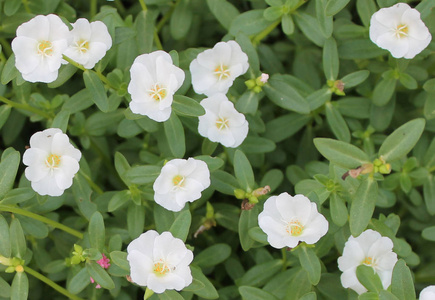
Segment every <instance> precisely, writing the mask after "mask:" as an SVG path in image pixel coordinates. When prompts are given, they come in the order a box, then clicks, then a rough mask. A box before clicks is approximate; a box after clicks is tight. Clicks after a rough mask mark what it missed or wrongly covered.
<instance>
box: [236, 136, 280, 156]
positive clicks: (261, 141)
mask: <svg viewBox="0 0 435 300" xmlns="http://www.w3.org/2000/svg"><path fill="white" fill-rule="evenodd" d="M240 148H241V149H242V150H243V152H244V153H266V152H272V151H274V150H275V148H276V145H275V143H274V142H272V141H271V140H269V139H266V138H262V137H256V136H248V137H246V139H245V140H244V141H243V143H242V144H241V145H240Z"/></svg>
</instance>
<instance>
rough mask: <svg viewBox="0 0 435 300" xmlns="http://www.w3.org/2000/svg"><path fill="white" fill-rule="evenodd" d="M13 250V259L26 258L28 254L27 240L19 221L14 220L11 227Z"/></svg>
mask: <svg viewBox="0 0 435 300" xmlns="http://www.w3.org/2000/svg"><path fill="white" fill-rule="evenodd" d="M9 233H10V239H11V250H12V256H13V257H19V258H24V256H25V255H26V252H27V245H26V238H25V236H24V232H23V228H22V227H21V223H20V221H19V220H18V219H16V218H14V219H12V221H11V225H10V231H9Z"/></svg>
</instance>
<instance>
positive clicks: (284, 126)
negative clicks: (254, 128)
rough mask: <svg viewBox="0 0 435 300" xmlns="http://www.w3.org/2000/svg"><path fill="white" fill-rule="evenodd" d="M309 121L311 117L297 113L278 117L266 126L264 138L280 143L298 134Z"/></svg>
mask: <svg viewBox="0 0 435 300" xmlns="http://www.w3.org/2000/svg"><path fill="white" fill-rule="evenodd" d="M310 120H311V116H309V115H301V114H297V113H289V114H287V115H283V116H280V117H278V118H275V119H273V120H271V121H270V122H268V123H267V124H266V133H265V136H267V138H268V139H270V140H272V141H274V142H276V143H277V142H281V141H283V140H285V139H287V138H289V137H291V136H292V135H294V134H295V133H296V132H298V131H299V130H300V129H301V128H303V127H304V126H305V125H306V124H307V123H308V122H309V121H310Z"/></svg>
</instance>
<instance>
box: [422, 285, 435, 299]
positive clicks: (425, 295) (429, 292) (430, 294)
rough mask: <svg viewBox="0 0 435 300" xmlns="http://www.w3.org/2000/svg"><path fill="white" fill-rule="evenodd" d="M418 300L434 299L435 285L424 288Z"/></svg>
mask: <svg viewBox="0 0 435 300" xmlns="http://www.w3.org/2000/svg"><path fill="white" fill-rule="evenodd" d="M418 299H419V300H434V299H435V285H430V286H427V287H425V288H424V289H423V290H422V291H421V292H420V296H419V297H418Z"/></svg>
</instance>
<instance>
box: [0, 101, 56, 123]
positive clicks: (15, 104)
mask: <svg viewBox="0 0 435 300" xmlns="http://www.w3.org/2000/svg"><path fill="white" fill-rule="evenodd" d="M0 101H1V102H3V103H5V104H7V105H9V106H10V107H14V108H16V109H23V110H26V111H28V112H31V113H34V114H37V115H39V116H41V117H44V118H46V119H52V118H53V115H51V114H48V113H46V112H45V111H42V110H40V109H37V108H36V107H33V106H30V105H28V104H25V103H18V102H15V101H11V100H9V99H7V98H5V97H2V96H0Z"/></svg>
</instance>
